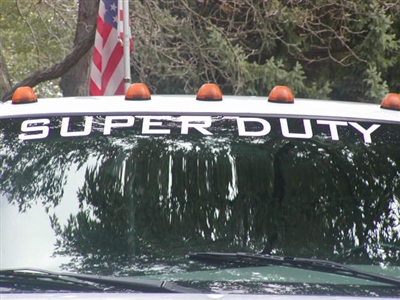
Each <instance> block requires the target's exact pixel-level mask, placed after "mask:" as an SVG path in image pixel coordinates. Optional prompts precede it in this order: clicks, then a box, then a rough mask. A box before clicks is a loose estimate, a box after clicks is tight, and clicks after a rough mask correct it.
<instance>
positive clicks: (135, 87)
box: [125, 83, 151, 100]
mask: <svg viewBox="0 0 400 300" xmlns="http://www.w3.org/2000/svg"><path fill="white" fill-rule="evenodd" d="M150 99H151V96H150V91H149V88H148V87H147V85H145V84H144V83H132V84H131V86H130V87H129V88H128V90H127V91H126V93H125V100H150Z"/></svg>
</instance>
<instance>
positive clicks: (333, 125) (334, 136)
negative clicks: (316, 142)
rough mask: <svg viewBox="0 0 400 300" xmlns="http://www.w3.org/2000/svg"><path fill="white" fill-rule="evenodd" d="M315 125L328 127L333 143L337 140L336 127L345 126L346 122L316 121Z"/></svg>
mask: <svg viewBox="0 0 400 300" xmlns="http://www.w3.org/2000/svg"><path fill="white" fill-rule="evenodd" d="M317 124H321V125H328V126H329V130H330V132H331V138H332V140H334V141H338V140H339V133H338V128H337V127H338V126H347V122H341V121H325V120H317Z"/></svg>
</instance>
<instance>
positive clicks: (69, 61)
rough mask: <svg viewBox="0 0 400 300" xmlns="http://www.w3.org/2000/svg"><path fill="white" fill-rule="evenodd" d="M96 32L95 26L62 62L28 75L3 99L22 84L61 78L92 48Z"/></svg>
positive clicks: (6, 97)
mask: <svg viewBox="0 0 400 300" xmlns="http://www.w3.org/2000/svg"><path fill="white" fill-rule="evenodd" d="M95 32H96V28H93V30H92V31H91V32H89V34H88V35H87V37H86V38H84V39H83V40H82V41H81V42H79V43H78V44H77V45H76V47H75V48H74V49H73V50H72V52H71V53H70V54H68V55H67V56H66V57H65V58H64V59H63V60H62V61H61V62H60V63H58V64H55V65H53V66H51V67H49V68H43V69H39V70H37V71H35V72H33V73H32V74H31V75H29V76H28V77H26V78H25V79H24V80H22V81H20V82H18V83H17V84H15V85H14V86H13V87H12V88H11V90H10V91H8V92H7V93H6V94H5V95H4V96H3V97H2V98H1V101H3V102H4V101H7V100H9V99H11V97H12V94H13V93H14V91H15V90H16V89H17V88H18V87H20V86H30V87H34V86H36V85H37V84H39V83H41V82H44V81H47V80H52V79H56V78H59V77H61V76H62V75H64V74H65V73H67V72H68V71H69V70H70V69H71V68H72V67H73V66H74V65H75V64H76V63H77V62H78V61H79V59H80V58H81V57H82V56H83V55H84V54H86V53H87V52H88V51H89V50H90V49H91V48H92V46H93V44H94V36H95Z"/></svg>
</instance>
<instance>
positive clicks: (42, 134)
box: [19, 116, 380, 143]
mask: <svg viewBox="0 0 400 300" xmlns="http://www.w3.org/2000/svg"><path fill="white" fill-rule="evenodd" d="M94 118H95V117H92V116H86V117H84V119H83V125H82V124H81V126H80V128H79V130H72V129H71V125H72V124H73V121H72V120H71V118H70V117H63V118H61V125H60V126H59V134H60V136H61V137H65V138H67V137H82V136H88V135H90V134H91V133H92V132H93V127H94V124H95V121H94ZM103 119H104V121H102V122H100V123H99V122H96V126H97V128H98V127H100V131H101V132H102V134H103V135H112V134H113V131H115V130H119V129H129V128H135V127H138V126H139V128H136V129H139V130H140V132H139V133H140V134H142V135H169V134H171V130H172V129H171V122H172V123H173V124H174V126H172V127H173V128H174V129H175V130H176V128H178V130H179V133H180V134H182V135H186V134H189V132H190V131H195V132H197V133H200V134H201V135H204V136H210V135H213V130H212V128H213V123H215V122H218V121H219V120H220V119H215V118H213V117H209V116H184V117H165V116H162V117H160V116H140V117H135V116H105V117H103ZM225 119H228V120H231V121H233V122H234V127H235V131H236V132H237V135H238V136H242V137H262V136H266V135H268V134H270V132H271V131H279V132H280V133H281V135H282V136H283V137H285V138H294V139H310V138H312V137H313V136H314V131H315V129H316V128H315V127H316V126H317V127H319V128H318V131H321V130H322V128H321V126H322V127H325V131H327V132H328V135H329V137H330V139H331V140H339V139H340V134H339V128H340V127H350V128H352V129H353V130H354V131H355V132H357V133H358V134H359V135H360V137H361V138H362V140H363V141H364V142H365V143H371V142H372V137H373V134H374V133H375V131H376V130H377V129H378V128H379V127H380V125H379V124H368V126H365V125H364V126H362V125H360V124H359V123H357V122H346V121H334V120H315V122H314V124H312V123H311V120H310V119H289V120H288V119H287V118H279V119H278V120H279V122H278V123H277V124H278V125H277V126H275V127H273V126H272V125H271V122H270V121H269V120H268V119H264V118H254V117H226V118H225ZM138 120H139V122H137V121H138ZM290 120H297V121H298V122H300V123H301V125H300V131H299V128H296V130H292V129H291V127H290V124H289V121H290ZM166 122H167V123H168V126H167V125H166ZM250 124H252V125H253V126H250ZM52 128H53V126H52V124H51V120H50V119H49V118H41V119H30V120H25V121H23V122H22V123H21V134H19V139H20V140H37V139H44V138H46V137H48V136H49V133H50V130H53V129H52ZM57 128H58V127H57Z"/></svg>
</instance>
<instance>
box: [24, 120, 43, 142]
mask: <svg viewBox="0 0 400 300" xmlns="http://www.w3.org/2000/svg"><path fill="white" fill-rule="evenodd" d="M48 124H50V120H49V119H36V120H26V121H24V122H22V124H21V131H22V132H23V133H21V134H20V135H19V136H18V138H19V139H20V140H23V141H25V140H38V139H44V138H46V137H47V136H48V135H49V132H50V128H49V127H48V126H45V125H48ZM42 125H43V126H42ZM34 132H37V133H34Z"/></svg>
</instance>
